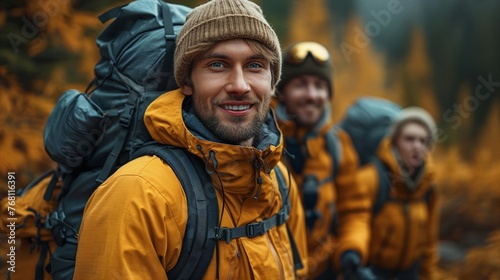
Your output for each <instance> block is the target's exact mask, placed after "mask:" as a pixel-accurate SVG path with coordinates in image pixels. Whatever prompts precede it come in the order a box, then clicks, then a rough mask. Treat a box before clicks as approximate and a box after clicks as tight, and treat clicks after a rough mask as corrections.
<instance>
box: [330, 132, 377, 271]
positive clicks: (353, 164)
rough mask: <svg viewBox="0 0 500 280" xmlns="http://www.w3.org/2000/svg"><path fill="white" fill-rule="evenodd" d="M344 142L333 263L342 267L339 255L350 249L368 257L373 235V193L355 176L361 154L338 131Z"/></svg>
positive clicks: (365, 260)
mask: <svg viewBox="0 0 500 280" xmlns="http://www.w3.org/2000/svg"><path fill="white" fill-rule="evenodd" d="M338 135H339V140H340V143H341V146H342V156H341V157H340V160H341V162H340V168H339V171H338V174H337V177H336V178H335V187H336V190H337V210H338V215H339V225H338V238H337V240H338V243H337V244H338V247H337V250H335V253H334V254H333V258H334V259H333V262H334V266H335V267H336V268H337V269H340V266H341V265H340V257H341V256H342V254H343V253H344V252H346V251H348V250H353V251H356V252H358V253H359V255H360V257H361V259H362V263H363V264H366V262H367V258H368V245H369V238H370V222H369V221H370V215H371V212H370V209H371V208H370V205H371V202H370V196H369V193H368V192H367V189H366V188H364V187H363V186H362V185H361V184H359V183H358V182H357V180H356V172H357V168H358V158H357V155H356V152H355V150H354V147H353V145H352V142H351V140H350V138H349V136H348V135H347V134H346V133H345V132H343V131H339V134H338Z"/></svg>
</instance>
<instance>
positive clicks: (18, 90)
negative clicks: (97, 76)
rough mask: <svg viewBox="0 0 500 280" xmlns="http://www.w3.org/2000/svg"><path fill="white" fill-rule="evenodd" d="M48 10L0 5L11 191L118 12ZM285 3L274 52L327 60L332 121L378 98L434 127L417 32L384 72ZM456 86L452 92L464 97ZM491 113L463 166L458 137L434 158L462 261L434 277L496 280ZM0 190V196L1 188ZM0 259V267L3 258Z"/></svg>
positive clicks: (317, 14) (368, 50) (317, 13)
mask: <svg viewBox="0 0 500 280" xmlns="http://www.w3.org/2000/svg"><path fill="white" fill-rule="evenodd" d="M48 2H51V3H55V4H54V5H56V6H57V7H53V8H52V10H51V11H52V13H50V12H47V11H49V10H47V11H46V10H44V8H43V7H42V6H40V5H41V4H40V3H45V2H44V1H41V2H40V1H20V2H16V1H13V0H12V1H5V3H3V4H1V5H2V6H5V7H6V8H5V9H0V34H1V35H2V36H1V37H2V39H0V40H2V45H1V47H0V108H1V110H0V122H1V123H2V126H1V127H0V154H1V158H2V159H1V161H0V178H1V180H3V182H5V181H6V175H7V172H9V171H14V172H16V175H17V187H18V188H22V187H23V186H25V185H26V184H27V183H28V182H29V181H30V180H32V179H33V178H34V177H35V176H36V175H38V174H40V173H41V172H42V171H44V170H46V169H48V168H50V167H53V166H54V163H53V162H52V160H51V159H50V158H49V157H48V156H47V155H46V153H45V150H44V148H43V141H42V135H43V127H44V124H45V120H46V119H47V116H48V115H49V113H50V111H51V109H52V107H53V105H54V103H55V101H56V100H57V98H58V97H59V95H60V94H61V93H62V92H63V91H64V90H66V89H69V88H76V89H78V90H81V91H83V90H84V89H85V87H86V86H87V84H88V83H89V82H90V80H91V79H92V77H93V66H94V64H95V63H96V62H97V60H98V59H99V54H98V50H97V47H96V45H95V37H96V36H97V34H98V32H99V30H101V28H102V27H103V25H102V24H101V23H100V22H99V21H98V20H97V18H96V16H97V15H98V14H99V13H100V12H102V11H103V10H104V9H105V7H106V6H108V7H109V6H113V5H116V4H118V3H120V1H99V3H97V2H96V1H90V2H89V3H86V2H85V3H84V2H79V1H73V2H71V1H63V0H58V1H56V0H54V1H48ZM176 2H180V1H176ZM185 2H188V3H185ZM200 2H203V1H184V4H186V5H189V6H192V5H194V4H198V3H200ZM256 2H263V1H256ZM288 2H289V3H290V4H289V5H292V6H291V7H292V8H291V11H290V14H289V15H283V17H282V18H281V20H282V21H286V23H287V24H288V26H289V28H288V30H287V33H286V34H279V35H280V38H282V44H283V45H287V44H289V43H291V42H294V41H299V40H313V41H318V42H320V43H322V44H324V45H326V46H328V47H329V49H330V50H331V52H332V56H333V62H334V88H335V93H334V99H333V101H332V106H333V108H334V118H335V119H336V120H340V119H341V117H342V115H343V114H344V113H345V111H346V109H347V107H348V106H349V105H350V104H352V103H353V102H354V101H355V99H356V98H357V97H360V96H378V97H384V98H388V99H390V100H392V101H395V102H397V103H399V104H401V105H403V106H407V105H416V106H421V107H424V108H426V109H427V110H428V111H430V112H431V114H432V115H433V116H434V117H435V119H436V120H437V121H438V123H442V121H443V112H442V110H440V109H439V106H438V105H437V97H436V91H435V89H434V87H433V86H432V82H431V80H432V76H431V74H432V71H433V69H432V66H431V64H430V62H429V57H428V54H427V53H426V47H425V38H424V36H423V35H422V31H421V30H419V29H418V28H416V29H414V30H413V31H412V34H411V50H410V52H409V55H408V56H407V57H406V58H405V59H403V60H401V61H399V62H398V63H397V64H394V65H391V67H387V65H386V62H385V56H384V54H383V53H381V52H379V51H377V50H376V49H375V48H374V46H373V44H371V43H369V44H367V46H364V47H363V48H359V49H358V51H357V52H354V53H352V54H351V55H349V56H346V53H345V51H343V50H342V48H341V44H339V43H338V42H337V41H336V40H335V39H334V37H335V35H336V34H333V32H332V28H330V26H329V24H330V21H329V18H331V17H332V15H331V14H329V10H328V9H326V8H325V5H326V3H327V0H310V1H300V0H295V1H288ZM288 2H287V3H288ZM40 11H45V14H46V15H47V22H46V24H43V25H41V24H39V25H38V26H37V34H36V36H32V37H30V36H25V34H24V35H23V26H25V25H26V21H25V20H23V18H25V19H28V21H31V22H33V21H34V16H35V15H36V14H37V12H40ZM264 12H266V11H264ZM270 12H271V11H270ZM305 15H314V16H305ZM275 16H276V15H275ZM278 16H279V14H278ZM35 20H36V18H35ZM38 20H39V21H40V20H41V19H38ZM362 24H363V23H362V21H361V19H360V18H359V17H357V16H356V15H353V16H351V17H350V18H349V20H348V21H347V22H346V28H345V29H346V32H345V34H342V36H341V42H345V43H350V44H353V45H354V44H356V43H355V40H356V39H355V36H356V33H355V32H354V31H353V30H355V28H356V27H359V26H362ZM9 34H17V35H18V36H20V37H15V36H14V37H12V36H10V37H9V36H8V35H9ZM23 36H24V37H23ZM12 38H14V39H12ZM16 38H17V41H16ZM12 40H14V41H12ZM13 42H15V43H14V44H13ZM464 87H467V86H464ZM464 87H460V89H459V90H461V91H464V92H467V90H466V88H464ZM461 97H463V95H461ZM451 105H452V104H450V106H451ZM493 106H494V109H493V110H492V111H491V112H490V114H489V116H488V118H487V122H486V123H485V128H484V129H483V130H482V132H481V134H480V135H479V137H477V139H478V140H477V141H476V142H474V143H472V144H471V143H470V142H468V146H467V147H468V149H470V150H471V151H473V152H472V153H471V154H472V155H473V156H472V157H470V156H468V157H467V160H465V159H464V156H463V146H462V147H461V145H462V142H461V137H460V130H459V129H458V130H449V129H448V130H446V133H447V135H448V136H449V137H448V138H447V139H446V141H443V142H442V143H438V145H437V148H436V150H435V151H434V158H435V161H436V163H437V166H438V170H437V174H438V187H439V191H440V192H441V193H442V194H443V198H444V201H443V207H442V218H441V220H442V223H441V239H442V240H446V241H451V242H453V243H454V244H456V246H457V247H459V248H461V249H463V250H464V252H466V257H465V259H463V260H461V261H458V262H455V263H451V264H449V263H448V264H442V265H443V267H442V275H443V277H446V278H447V279H500V223H499V221H500V185H499V184H500V157H499V156H500V149H499V148H498V147H499V145H498V144H497V143H496V142H497V139H499V138H500V119H499V118H500V114H499V113H498V112H499V109H500V108H498V104H495V105H493ZM495 106H496V107H495ZM468 125H470V120H469V119H467V118H464V120H463V126H464V127H467V126H468ZM469 154H470V153H469ZM0 186H1V187H0V197H3V196H4V195H5V193H6V189H5V186H6V185H5V184H3V183H2V184H1V185H0ZM3 243H4V242H3V240H2V244H3ZM0 253H1V255H0V261H1V262H0V263H1V264H2V265H3V264H4V263H5V262H4V261H3V259H2V258H4V257H5V254H4V251H1V252H0ZM0 267H1V265H0Z"/></svg>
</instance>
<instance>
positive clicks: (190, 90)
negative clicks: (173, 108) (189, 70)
mask: <svg viewBox="0 0 500 280" xmlns="http://www.w3.org/2000/svg"><path fill="white" fill-rule="evenodd" d="M181 90H182V93H183V94H184V95H193V87H191V86H188V85H184V86H182V88H181Z"/></svg>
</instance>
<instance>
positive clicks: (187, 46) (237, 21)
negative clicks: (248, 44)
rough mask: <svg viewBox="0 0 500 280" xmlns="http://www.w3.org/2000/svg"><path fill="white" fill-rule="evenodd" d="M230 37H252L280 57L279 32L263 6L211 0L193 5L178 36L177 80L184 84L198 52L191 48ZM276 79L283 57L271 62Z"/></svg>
mask: <svg viewBox="0 0 500 280" xmlns="http://www.w3.org/2000/svg"><path fill="white" fill-rule="evenodd" d="M230 39H252V40H255V41H258V42H260V43H262V44H263V45H264V46H266V47H267V48H269V49H270V50H271V51H273V52H277V53H278V57H281V47H280V44H279V40H278V37H277V36H276V33H275V32H274V30H273V29H272V28H271V26H270V25H269V23H268V22H267V21H266V19H265V18H264V15H263V14H262V9H261V8H260V7H259V6H258V5H256V4H255V3H253V2H251V1H248V0H212V1H209V2H207V3H205V4H203V5H200V6H198V7H196V8H194V9H193V10H192V11H191V13H189V14H188V16H187V18H186V23H185V24H184V26H183V27H182V29H181V31H180V33H179V35H178V37H177V47H176V49H175V54H174V63H175V70H174V75H175V80H176V82H177V84H178V85H179V86H183V85H184V84H185V81H186V78H187V75H188V67H189V64H190V63H191V62H192V61H193V59H194V56H195V55H196V54H193V53H189V52H190V50H191V49H192V48H193V47H195V46H197V45H198V44H200V43H214V44H215V43H217V42H219V41H224V40H230ZM271 69H272V71H273V75H274V81H275V83H277V82H278V81H279V79H280V76H281V61H280V62H279V63H273V64H271Z"/></svg>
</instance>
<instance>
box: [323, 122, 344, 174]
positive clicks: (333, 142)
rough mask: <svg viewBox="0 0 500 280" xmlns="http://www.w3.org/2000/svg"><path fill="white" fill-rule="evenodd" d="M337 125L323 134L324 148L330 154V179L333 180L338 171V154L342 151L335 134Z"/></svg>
mask: <svg viewBox="0 0 500 280" xmlns="http://www.w3.org/2000/svg"><path fill="white" fill-rule="evenodd" d="M338 129H339V127H338V126H334V127H332V128H331V129H330V130H329V131H328V132H327V133H326V135H325V145H326V149H327V150H328V152H329V153H330V155H331V156H332V161H333V170H332V179H333V180H335V177H336V176H337V174H338V172H339V164H340V155H341V153H342V146H341V145H340V141H339V138H338V136H337V130H338Z"/></svg>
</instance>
